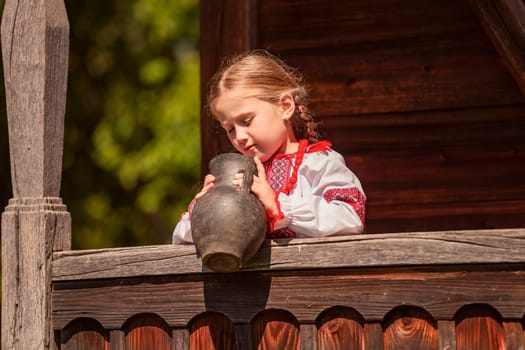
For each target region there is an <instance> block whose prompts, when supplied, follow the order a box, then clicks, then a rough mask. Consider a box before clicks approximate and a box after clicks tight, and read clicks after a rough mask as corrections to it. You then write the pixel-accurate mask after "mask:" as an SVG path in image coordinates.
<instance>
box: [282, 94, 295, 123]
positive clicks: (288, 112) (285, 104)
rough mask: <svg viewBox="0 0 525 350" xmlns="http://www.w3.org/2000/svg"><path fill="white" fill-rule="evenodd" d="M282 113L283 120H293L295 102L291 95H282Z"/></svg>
mask: <svg viewBox="0 0 525 350" xmlns="http://www.w3.org/2000/svg"><path fill="white" fill-rule="evenodd" d="M280 102H281V104H280V107H281V111H282V112H283V119H285V120H288V119H290V118H292V116H293V114H294V112H295V100H294V98H293V96H292V95H291V94H290V93H284V94H282V95H281V101H280Z"/></svg>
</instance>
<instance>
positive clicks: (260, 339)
mask: <svg viewBox="0 0 525 350" xmlns="http://www.w3.org/2000/svg"><path fill="white" fill-rule="evenodd" d="M252 323H253V338H254V340H255V341H256V343H255V344H254V348H257V349H260V350H273V349H290V350H299V349H300V347H301V337H300V331H299V329H300V325H299V323H298V322H297V320H296V319H295V317H294V316H293V315H292V314H290V313H289V312H288V311H285V310H282V309H270V310H265V311H264V312H262V313H260V314H259V315H257V317H256V318H255V319H254V320H253V321H252ZM306 346H307V347H308V344H306Z"/></svg>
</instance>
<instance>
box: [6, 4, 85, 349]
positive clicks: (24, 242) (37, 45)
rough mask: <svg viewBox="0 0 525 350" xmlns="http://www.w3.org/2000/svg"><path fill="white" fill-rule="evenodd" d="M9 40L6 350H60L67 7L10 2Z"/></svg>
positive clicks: (65, 242)
mask: <svg viewBox="0 0 525 350" xmlns="http://www.w3.org/2000/svg"><path fill="white" fill-rule="evenodd" d="M1 34H2V35H1V36H2V59H3V68H4V82H5V90H6V104H7V117H8V129H9V149H10V157H11V183H12V188H13V199H11V200H10V201H9V205H8V206H7V208H6V210H5V212H4V213H3V214H2V291H3V293H2V343H1V347H2V349H9V350H18V349H20V350H31V349H35V350H36V349H49V348H50V347H51V348H53V349H54V347H53V345H52V343H54V340H53V339H54V338H55V335H54V333H53V332H52V328H51V326H50V323H51V320H50V319H51V300H50V299H51V257H52V252H53V251H55V250H61V249H70V241H71V230H70V226H71V224H70V220H71V219H70V216H69V213H68V212H67V211H66V208H65V206H64V205H63V204H62V200H61V199H60V198H59V192H60V179H61V172H62V166H61V163H62V142H63V132H64V111H65V100H66V81H67V62H68V46H69V24H68V20H67V15H66V10H65V6H64V3H63V1H62V0H26V1H17V0H6V1H5V4H4V10H3V15H2V26H1ZM80 337H81V338H83V337H87V338H88V339H90V338H91V335H89V334H83V335H82V336H80ZM77 339H79V338H78V337H77V338H75V340H73V341H77Z"/></svg>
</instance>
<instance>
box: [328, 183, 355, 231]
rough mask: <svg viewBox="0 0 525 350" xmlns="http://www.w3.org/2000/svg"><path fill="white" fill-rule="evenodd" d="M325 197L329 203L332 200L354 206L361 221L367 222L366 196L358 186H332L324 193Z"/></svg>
mask: <svg viewBox="0 0 525 350" xmlns="http://www.w3.org/2000/svg"><path fill="white" fill-rule="evenodd" d="M324 199H325V200H326V201H327V202H328V203H330V202H332V201H341V202H344V203H347V204H348V205H350V206H351V207H352V208H354V211H355V212H356V214H357V215H358V216H359V219H361V222H363V223H364V222H365V197H364V196H363V194H362V193H361V191H360V190H359V189H358V188H356V187H352V188H332V189H329V190H327V191H326V192H325V193H324Z"/></svg>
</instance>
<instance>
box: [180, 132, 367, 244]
mask: <svg viewBox="0 0 525 350" xmlns="http://www.w3.org/2000/svg"><path fill="white" fill-rule="evenodd" d="M330 146H331V145H330V143H329V142H327V141H321V142H318V143H315V144H312V145H307V144H306V141H305V140H302V141H301V142H300V147H299V151H298V152H297V153H294V154H278V155H275V156H274V157H272V158H271V159H269V160H268V161H267V162H266V163H265V164H264V166H265V168H266V177H267V180H268V182H269V183H270V185H271V186H272V188H273V190H274V192H275V193H276V201H277V204H278V205H279V207H280V214H279V215H278V216H277V217H275V218H270V219H269V225H270V230H269V232H268V234H267V236H266V238H269V239H272V238H293V237H323V236H335V235H347V234H358V233H362V232H363V230H364V222H365V201H366V196H365V194H364V191H363V188H362V186H361V183H360V181H359V179H358V178H357V176H356V175H355V174H354V173H353V172H352V171H351V170H350V169H348V167H347V166H346V164H345V161H344V158H343V157H342V155H341V154H339V153H337V152H336V151H334V150H332V149H331V148H330ZM298 160H299V161H298ZM191 207H192V205H190V209H189V211H191ZM192 242H193V240H192V237H191V216H190V213H189V212H186V213H184V214H183V215H182V216H181V219H180V221H179V223H178V224H177V226H176V227H175V230H174V232H173V243H175V244H184V243H192Z"/></svg>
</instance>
